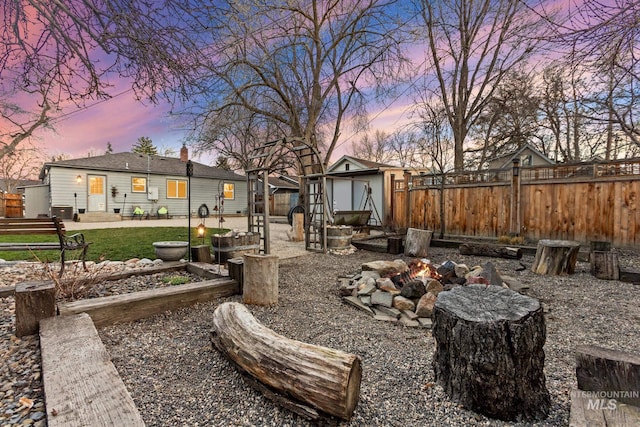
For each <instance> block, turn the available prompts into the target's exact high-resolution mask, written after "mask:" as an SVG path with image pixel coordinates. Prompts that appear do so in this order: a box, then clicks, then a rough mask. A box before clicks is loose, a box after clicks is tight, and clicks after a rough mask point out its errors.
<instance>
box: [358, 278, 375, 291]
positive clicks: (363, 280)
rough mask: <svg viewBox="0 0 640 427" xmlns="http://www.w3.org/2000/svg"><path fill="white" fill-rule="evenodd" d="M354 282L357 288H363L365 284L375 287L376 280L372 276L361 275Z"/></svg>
mask: <svg viewBox="0 0 640 427" xmlns="http://www.w3.org/2000/svg"><path fill="white" fill-rule="evenodd" d="M356 283H357V284H358V289H363V288H364V287H367V286H373V287H374V288H375V287H376V280H375V279H374V278H373V277H362V278H360V279H359V280H358V281H357V282H356Z"/></svg>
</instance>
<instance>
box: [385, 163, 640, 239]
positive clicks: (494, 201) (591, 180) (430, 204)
mask: <svg viewBox="0 0 640 427" xmlns="http://www.w3.org/2000/svg"><path fill="white" fill-rule="evenodd" d="M392 188H393V194H392V202H391V209H392V221H393V224H394V225H395V226H397V227H414V228H423V229H430V230H434V232H435V234H436V235H438V234H439V233H440V231H441V227H442V225H443V224H444V230H443V234H445V235H463V236H475V237H493V238H495V237H499V236H503V235H520V236H523V237H525V238H527V239H530V240H539V239H563V240H575V241H579V242H589V241H592V240H607V241H610V242H612V243H613V244H614V245H616V246H640V207H639V206H638V205H640V200H638V199H639V196H640V160H637V159H636V160H633V161H614V162H607V163H594V164H576V165H561V166H554V167H535V168H533V167H532V168H530V167H527V168H520V167H519V166H518V165H517V164H514V167H513V168H511V169H502V170H485V171H481V172H476V173H473V172H470V173H455V174H445V175H418V176H410V175H409V174H405V176H404V179H403V180H401V181H395V182H394V185H393V186H392ZM441 206H442V207H444V209H443V211H442V213H441ZM441 219H443V220H441Z"/></svg>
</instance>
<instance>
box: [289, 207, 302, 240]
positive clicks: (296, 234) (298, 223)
mask: <svg viewBox="0 0 640 427" xmlns="http://www.w3.org/2000/svg"><path fill="white" fill-rule="evenodd" d="M303 240H304V214H303V213H294V214H293V235H292V237H291V241H293V242H302V241H303Z"/></svg>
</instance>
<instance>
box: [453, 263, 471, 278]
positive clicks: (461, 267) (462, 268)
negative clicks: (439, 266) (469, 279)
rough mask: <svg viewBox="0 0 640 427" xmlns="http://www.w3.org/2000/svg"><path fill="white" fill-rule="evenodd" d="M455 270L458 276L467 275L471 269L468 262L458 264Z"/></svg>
mask: <svg viewBox="0 0 640 427" xmlns="http://www.w3.org/2000/svg"><path fill="white" fill-rule="evenodd" d="M453 271H454V272H455V274H456V276H458V277H465V276H466V275H467V274H468V273H469V271H470V270H469V267H467V264H456V266H455V267H454V269H453Z"/></svg>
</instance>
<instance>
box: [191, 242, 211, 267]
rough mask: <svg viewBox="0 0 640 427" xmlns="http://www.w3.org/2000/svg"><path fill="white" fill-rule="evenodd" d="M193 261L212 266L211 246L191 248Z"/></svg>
mask: <svg viewBox="0 0 640 427" xmlns="http://www.w3.org/2000/svg"><path fill="white" fill-rule="evenodd" d="M191 259H192V260H193V261H195V262H206V263H208V264H211V251H210V250H209V245H197V246H191Z"/></svg>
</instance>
